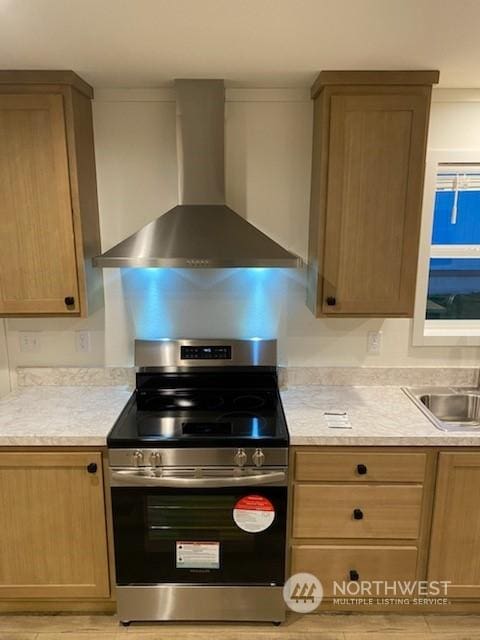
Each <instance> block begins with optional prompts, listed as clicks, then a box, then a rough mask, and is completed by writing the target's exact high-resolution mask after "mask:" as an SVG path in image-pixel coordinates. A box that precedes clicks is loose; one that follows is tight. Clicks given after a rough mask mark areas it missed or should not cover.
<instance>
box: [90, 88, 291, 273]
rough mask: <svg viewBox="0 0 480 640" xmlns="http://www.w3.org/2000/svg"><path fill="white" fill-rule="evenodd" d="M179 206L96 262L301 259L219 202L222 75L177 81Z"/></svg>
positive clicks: (214, 264)
mask: <svg viewBox="0 0 480 640" xmlns="http://www.w3.org/2000/svg"><path fill="white" fill-rule="evenodd" d="M175 90H176V104H177V158H178V167H179V169H178V184H179V200H180V204H179V205H178V206H176V207H174V208H173V209H170V211H167V213H165V214H163V215H162V216H160V217H159V218H157V219H156V220H153V222H150V223H149V224H147V225H146V226H145V227H143V228H142V229H140V230H139V231H137V232H136V233H134V234H133V235H131V236H130V237H129V238H127V239H126V240H123V241H122V242H120V243H119V244H117V245H115V246H114V247H112V248H111V249H109V250H108V251H106V252H105V253H103V254H102V255H100V256H98V257H96V258H94V259H93V264H94V265H95V266H97V267H177V268H178V267H188V268H192V267H210V268H224V267H288V268H292V267H293V268H295V267H301V266H302V259H301V258H299V257H298V256H296V255H295V254H293V253H291V252H290V251H287V250H286V249H284V248H283V247H281V246H280V245H279V244H278V243H277V242H275V241H274V240H272V239H271V238H269V237H268V236H267V235H265V234H264V233H262V232H261V231H260V230H259V229H257V228H256V227H254V226H253V225H252V224H250V223H249V222H247V220H245V219H244V218H242V217H241V216H240V215H238V214H237V213H235V212H234V211H233V210H232V209H230V208H229V207H227V206H226V205H225V170H224V105H225V89H224V83H223V80H176V81H175Z"/></svg>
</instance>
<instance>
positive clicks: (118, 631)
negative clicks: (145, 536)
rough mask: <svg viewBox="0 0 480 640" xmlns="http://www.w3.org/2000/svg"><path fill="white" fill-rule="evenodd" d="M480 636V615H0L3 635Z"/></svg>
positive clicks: (136, 638) (124, 639)
mask: <svg viewBox="0 0 480 640" xmlns="http://www.w3.org/2000/svg"><path fill="white" fill-rule="evenodd" d="M277 638H278V639H279V640H381V639H383V638H388V639H389V640H397V639H398V640H400V639H401V640H427V639H428V640H480V616H451V615H425V616H422V615H417V616H405V615H395V614H388V615H381V614H379V615H362V614H350V615H340V614H323V615H310V616H293V615H292V616H291V617H290V618H289V619H288V620H287V622H286V623H285V624H283V625H282V626H280V627H274V626H273V625H271V624H261V625H258V624H255V625H253V624H241V625H236V624H235V625H233V624H232V625H224V624H207V625H200V624H182V625H179V624H171V623H168V624H157V625H150V624H132V625H131V626H130V627H127V628H124V627H119V625H118V621H117V619H116V617H115V616H65V615H54V616H40V615H39V616H36V615H32V616H19V615H3V616H0V640H257V639H258V640H276V639H277Z"/></svg>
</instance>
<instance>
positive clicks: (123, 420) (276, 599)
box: [108, 340, 288, 624]
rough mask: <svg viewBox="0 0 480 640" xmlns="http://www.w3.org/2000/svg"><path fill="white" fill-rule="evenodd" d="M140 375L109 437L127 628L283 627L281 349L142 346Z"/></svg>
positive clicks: (272, 345) (230, 344)
mask: <svg viewBox="0 0 480 640" xmlns="http://www.w3.org/2000/svg"><path fill="white" fill-rule="evenodd" d="M135 364H136V366H137V367H138V369H137V371H138V372H137V384H136V390H135V392H134V394H133V395H132V398H131V399H130V401H129V402H128V404H127V406H126V407H125V409H124V411H123V412H122V414H121V415H120V417H119V419H118V420H117V422H116V424H115V426H114V427H113V429H112V431H111V432H110V434H109V436H108V447H109V460H110V483H111V491H112V508H113V528H114V546H115V565H116V580H117V602H118V614H119V617H120V620H121V621H122V623H124V624H128V623H129V622H130V621H132V620H252V621H272V622H277V623H278V622H281V621H283V620H284V617H285V605H284V602H283V597H282V587H283V584H284V579H285V553H286V528H287V524H286V522H287V465H288V431H287V426H286V423H285V418H284V414H283V409H282V404H281V400H280V396H279V392H278V384H277V369H276V364H277V359H276V341H275V340H174V341H173V340H172V341H170V340H168V341H163V340H159V341H136V343H135Z"/></svg>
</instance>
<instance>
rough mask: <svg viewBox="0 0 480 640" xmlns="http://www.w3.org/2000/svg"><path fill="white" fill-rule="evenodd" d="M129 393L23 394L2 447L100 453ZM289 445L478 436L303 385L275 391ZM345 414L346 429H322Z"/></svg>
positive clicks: (464, 440) (353, 392) (0, 437)
mask: <svg viewBox="0 0 480 640" xmlns="http://www.w3.org/2000/svg"><path fill="white" fill-rule="evenodd" d="M131 393H132V391H131V389H129V388H128V387H127V386H64V387H62V386H44V385H40V386H27V387H19V388H18V389H16V390H15V391H13V392H12V393H10V394H9V395H7V396H5V397H4V398H2V399H1V400H0V446H2V447H5V446H17V447H29V446H46V447H53V446H78V447H82V446H105V444H106V436H107V434H108V432H109V431H110V429H111V428H112V426H113V424H114V422H115V420H116V419H117V417H118V416H119V414H120V412H121V411H122V409H123V407H124V406H125V404H126V402H127V400H128V399H129V397H130V395H131ZM281 396H282V401H283V406H284V409H285V416H286V419H287V424H288V428H289V431H290V441H291V444H292V445H324V446H325V445H329V446H335V445H337V446H348V445H350V446H452V445H453V446H478V447H480V430H479V431H478V432H465V433H452V432H446V431H440V430H439V429H437V428H436V427H435V426H434V425H433V424H432V423H431V422H430V421H429V420H428V419H427V418H426V416H425V415H424V414H423V413H422V412H421V411H420V410H419V409H417V407H416V406H415V405H414V404H413V403H412V402H411V400H410V399H409V398H407V396H406V395H405V394H404V393H403V391H402V390H401V388H400V387H393V386H392V387H374V386H367V387H353V386H324V385H307V386H292V387H290V388H287V389H282V390H281ZM325 411H347V412H348V417H349V421H350V423H351V425H352V428H351V429H332V428H329V427H328V426H327V422H326V419H325V416H324V412H325Z"/></svg>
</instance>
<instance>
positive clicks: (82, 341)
mask: <svg viewBox="0 0 480 640" xmlns="http://www.w3.org/2000/svg"><path fill="white" fill-rule="evenodd" d="M75 349H76V350H77V351H80V352H83V353H85V352H87V351H90V349H91V344H90V331H76V332H75Z"/></svg>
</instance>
